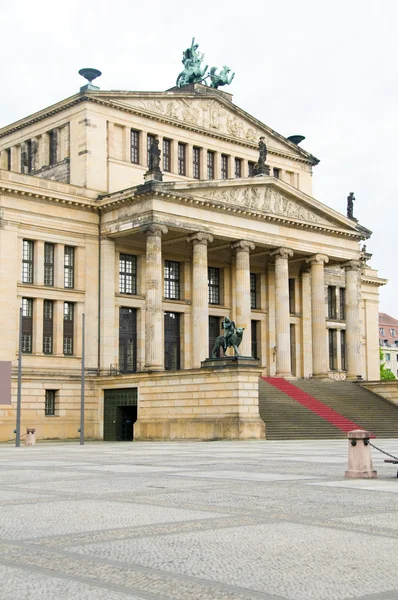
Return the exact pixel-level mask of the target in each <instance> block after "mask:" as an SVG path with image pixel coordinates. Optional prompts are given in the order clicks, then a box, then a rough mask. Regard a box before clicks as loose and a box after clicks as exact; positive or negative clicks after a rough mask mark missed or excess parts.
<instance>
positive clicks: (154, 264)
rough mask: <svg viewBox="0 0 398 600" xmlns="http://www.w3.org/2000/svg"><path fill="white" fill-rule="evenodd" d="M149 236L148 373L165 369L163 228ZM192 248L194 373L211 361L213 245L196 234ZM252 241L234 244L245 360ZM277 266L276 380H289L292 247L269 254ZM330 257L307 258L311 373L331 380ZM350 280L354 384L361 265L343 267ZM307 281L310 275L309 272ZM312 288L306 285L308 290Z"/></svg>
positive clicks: (358, 370)
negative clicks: (327, 272) (209, 266)
mask: <svg viewBox="0 0 398 600" xmlns="http://www.w3.org/2000/svg"><path fill="white" fill-rule="evenodd" d="M143 231H144V233H145V234H146V290H147V293H146V304H145V312H146V315H145V330H146V331H145V366H146V368H147V369H149V370H162V369H163V368H164V357H163V351H164V350H163V349H164V343H163V341H164V340H163V335H164V334H163V308H162V297H163V290H162V268H163V267H162V243H161V240H162V235H164V234H166V233H167V228H166V227H165V226H163V225H156V224H152V225H149V226H147V227H145V228H144V229H143ZM187 240H188V242H190V243H192V270H193V286H192V324H193V325H192V326H193V331H192V339H193V361H192V365H193V367H194V368H199V367H200V364H201V361H203V360H204V359H205V358H207V351H208V335H209V331H208V269H207V245H208V243H211V242H212V241H213V237H212V235H211V234H209V233H205V232H196V233H194V234H192V235H190V236H188V238H187ZM254 248H255V246H254V243H253V242H250V241H247V240H239V241H236V242H233V243H232V244H231V250H232V251H233V252H234V254H235V261H236V263H235V264H236V271H235V274H236V289H235V305H236V322H237V324H238V325H239V326H241V327H244V328H245V334H244V336H243V342H242V346H241V348H240V350H241V354H242V355H243V356H250V355H251V331H250V325H251V303H250V251H252V250H254ZM270 256H271V257H272V258H273V260H274V265H275V335H276V348H275V354H276V376H277V377H291V376H292V367H291V351H290V307H289V264H288V263H289V258H291V257H292V256H293V250H292V249H290V248H285V247H283V248H277V249H275V250H273V251H271V252H270ZM328 260H329V259H328V257H327V256H326V255H323V254H316V255H314V256H312V257H310V258H308V259H307V262H308V263H309V265H310V269H311V281H310V290H311V335H312V367H313V368H312V374H313V376H314V377H327V372H328V350H327V330H326V314H325V276H324V268H325V264H327V263H328ZM343 268H344V270H345V277H346V343H347V366H348V370H347V378H349V379H355V378H356V377H357V376H358V375H361V373H362V366H361V351H360V344H361V339H360V335H361V334H360V326H359V322H360V314H359V300H360V295H359V294H360V277H361V263H360V262H359V261H350V262H347V263H346V264H344V265H343ZM304 275H305V280H306V282H308V279H309V277H308V273H305V274H304ZM307 287H308V286H307Z"/></svg>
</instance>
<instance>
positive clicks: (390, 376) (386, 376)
mask: <svg viewBox="0 0 398 600" xmlns="http://www.w3.org/2000/svg"><path fill="white" fill-rule="evenodd" d="M383 360H384V356H383V352H382V350H381V348H380V379H381V380H382V381H395V379H396V377H395V375H394V373H393V372H392V371H391V370H390V369H386V367H385V364H386V363H385V362H383Z"/></svg>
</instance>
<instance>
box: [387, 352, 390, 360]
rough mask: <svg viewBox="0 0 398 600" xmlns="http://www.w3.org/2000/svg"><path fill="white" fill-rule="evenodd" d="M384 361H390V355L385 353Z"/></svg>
mask: <svg viewBox="0 0 398 600" xmlns="http://www.w3.org/2000/svg"><path fill="white" fill-rule="evenodd" d="M386 360H387V361H390V360H391V354H389V353H388V352H387V353H386Z"/></svg>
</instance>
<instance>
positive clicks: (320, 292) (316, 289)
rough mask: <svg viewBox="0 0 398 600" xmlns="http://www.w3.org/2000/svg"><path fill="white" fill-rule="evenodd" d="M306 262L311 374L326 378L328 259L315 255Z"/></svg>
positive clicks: (324, 256)
mask: <svg viewBox="0 0 398 600" xmlns="http://www.w3.org/2000/svg"><path fill="white" fill-rule="evenodd" d="M307 262H309V263H310V265H311V312H312V319H311V321H312V374H313V376H314V377H327V372H328V354H327V338H326V315H325V272H324V265H325V263H327V262H329V258H328V257H327V256H326V255H324V254H315V256H312V257H311V258H308V259H307Z"/></svg>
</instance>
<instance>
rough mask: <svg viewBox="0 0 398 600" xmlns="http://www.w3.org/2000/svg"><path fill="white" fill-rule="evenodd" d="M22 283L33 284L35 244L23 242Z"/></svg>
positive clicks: (29, 241) (28, 241)
mask: <svg viewBox="0 0 398 600" xmlns="http://www.w3.org/2000/svg"><path fill="white" fill-rule="evenodd" d="M22 283H33V242H32V241H31V240H23V241H22Z"/></svg>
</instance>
